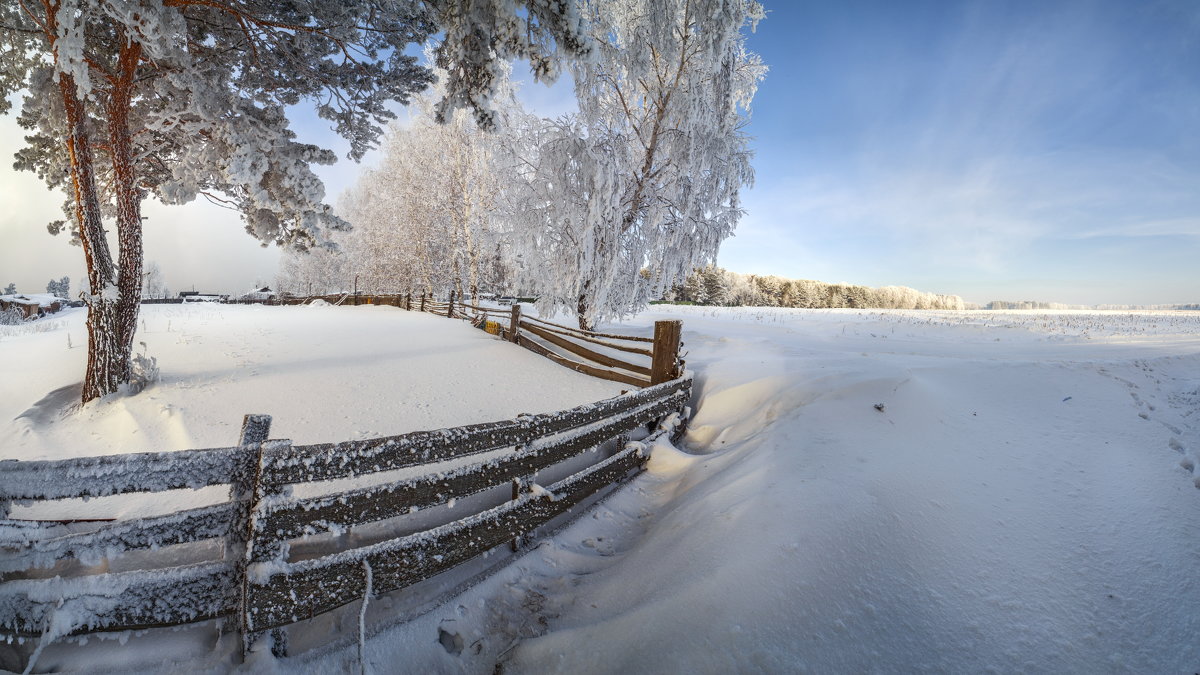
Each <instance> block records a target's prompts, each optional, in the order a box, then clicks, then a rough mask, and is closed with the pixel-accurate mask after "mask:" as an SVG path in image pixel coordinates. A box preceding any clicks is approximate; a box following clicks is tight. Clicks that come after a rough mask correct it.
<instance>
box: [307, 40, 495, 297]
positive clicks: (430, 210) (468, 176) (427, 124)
mask: <svg viewBox="0 0 1200 675" xmlns="http://www.w3.org/2000/svg"><path fill="white" fill-rule="evenodd" d="M430 56H432V54H430ZM434 72H435V74H437V76H438V81H439V84H438V85H437V86H435V87H434V88H432V89H430V90H429V91H428V92H427V93H425V94H422V95H420V96H417V97H416V98H415V100H414V102H413V104H412V105H411V106H409V115H410V116H409V119H408V120H407V121H406V122H405V123H404V124H394V125H393V126H392V128H391V129H390V130H389V132H388V134H387V137H386V140H385V142H384V152H383V156H382V159H381V160H380V163H379V165H378V166H377V167H375V168H373V169H370V170H368V171H364V172H363V173H362V174H361V175H360V177H359V179H358V181H357V182H356V183H355V184H354V186H353V187H351V188H350V189H349V190H347V192H346V193H345V194H344V195H342V198H341V200H340V201H339V212H340V213H341V215H343V216H344V217H345V218H347V219H348V220H350V221H351V222H353V223H354V224H355V229H354V231H353V232H351V233H349V234H347V235H344V236H340V237H339V238H338V243H339V246H340V247H341V249H342V254H343V255H342V256H341V257H342V260H343V262H344V264H345V265H346V266H347V268H348V269H350V270H352V271H353V273H354V274H355V275H357V276H358V277H359V278H360V284H359V287H360V288H366V289H369V290H370V291H372V292H406V291H412V290H421V291H434V292H442V291H446V290H454V291H456V292H457V293H458V294H459V297H463V295H464V294H467V293H470V294H475V293H477V292H478V290H479V289H480V287H481V286H482V287H485V288H489V289H491V288H494V287H495V285H496V284H497V283H498V281H499V280H500V277H502V276H503V275H504V274H505V269H506V268H507V266H508V264H510V261H509V260H508V254H507V248H506V245H505V243H504V241H502V240H501V239H500V238H499V236H498V235H499V233H498V231H497V228H496V227H495V223H494V221H495V217H494V212H495V204H496V200H497V198H498V196H499V194H500V191H501V184H500V178H499V176H498V174H497V172H496V170H495V167H494V165H493V161H492V160H493V156H494V153H493V146H494V145H495V143H496V135H495V134H493V133H490V132H485V131H482V130H481V129H480V127H479V124H478V122H477V120H475V119H474V118H473V117H472V116H471V115H469V114H467V112H466V111H455V112H452V113H449V114H448V115H441V113H440V112H439V107H438V102H439V101H440V100H444V98H445V93H446V92H445V90H444V89H443V87H444V84H443V83H445V82H447V81H448V80H449V79H450V78H449V76H448V74H446V73H445V72H442V71H440V70H436V69H435V71H434ZM499 77H500V79H499V80H498V81H497V82H495V83H494V84H495V87H496V90H497V96H500V97H502V98H503V100H502V101H500V103H501V106H499V107H501V108H502V110H503V109H505V108H512V107H516V106H518V104H517V102H516V97H515V93H514V92H513V90H512V88H511V86H510V85H509V79H508V74H507V73H506V72H501V73H500V75H499ZM499 114H500V118H502V117H503V116H504V113H503V112H500V113H499ZM439 117H441V118H442V120H443V121H442V123H439V122H438V121H437V120H438V118H439ZM496 119H497V118H496V117H493V118H492V123H493V124H495V122H496ZM298 262H299V263H300V265H301V266H302V265H303V261H298ZM313 262H314V264H320V263H321V261H319V260H314V261H313ZM296 272H298V273H300V274H301V275H302V274H303V272H302V271H301V270H300V269H296Z"/></svg>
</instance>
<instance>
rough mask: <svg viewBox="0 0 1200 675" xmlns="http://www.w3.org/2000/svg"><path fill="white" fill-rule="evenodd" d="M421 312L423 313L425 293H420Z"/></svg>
mask: <svg viewBox="0 0 1200 675" xmlns="http://www.w3.org/2000/svg"><path fill="white" fill-rule="evenodd" d="M421 311H422V312H424V311H425V291H421Z"/></svg>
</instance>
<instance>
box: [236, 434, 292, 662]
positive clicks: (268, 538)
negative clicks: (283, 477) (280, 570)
mask: <svg viewBox="0 0 1200 675" xmlns="http://www.w3.org/2000/svg"><path fill="white" fill-rule="evenodd" d="M291 445H292V442H291V441H290V440H284V439H281V440H273V441H263V442H262V443H260V444H259V447H258V467H257V471H256V476H257V479H256V480H255V482H254V492H253V494H252V496H251V501H250V518H249V522H248V535H247V542H248V544H247V548H246V554H245V557H244V562H245V565H246V568H245V569H246V573H244V574H243V576H242V595H241V615H242V657H243V659H244V658H245V656H246V654H247V653H248V652H249V651H250V647H251V646H252V645H253V644H254V643H255V642H257V641H258V640H259V639H260V638H262V637H263V635H264V634H269V635H270V638H271V643H270V646H271V654H273V655H274V656H277V657H284V656H287V650H288V638H287V629H286V628H272V629H271V630H270V631H260V630H254V619H253V614H254V613H255V612H257V611H258V610H259V609H260V608H259V607H258V606H257V605H256V604H255V601H254V597H253V593H252V589H251V587H250V577H249V573H248V572H249V568H250V565H254V564H261V563H269V562H277V563H283V562H286V561H287V549H286V547H285V546H284V543H283V541H282V540H281V539H279V538H278V536H277V535H275V534H274V533H272V532H271V531H269V530H268V529H266V520H267V518H268V517H269V515H270V514H269V513H268V512H267V510H266V507H265V503H266V502H267V501H268V500H269V499H271V498H277V497H281V496H283V486H281V485H273V484H268V483H265V482H264V481H263V478H262V477H263V473H264V471H265V468H266V464H267V461H268V457H269V456H270V455H277V454H280V453H282V454H285V455H286V454H287V453H288V449H289V448H290V447H291Z"/></svg>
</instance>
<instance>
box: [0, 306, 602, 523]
mask: <svg viewBox="0 0 1200 675" xmlns="http://www.w3.org/2000/svg"><path fill="white" fill-rule="evenodd" d="M85 318H86V312H85V310H83V309H73V310H66V311H65V312H64V313H62V314H59V315H55V317H54V318H50V319H42V320H41V321H37V322H33V323H28V324H23V325H19V326H0V459H59V458H62V457H70V456H88V455H106V454H116V453H129V452H151V451H168V450H184V449H188V448H216V447H230V446H233V445H237V441H238V433H239V430H240V429H241V424H242V418H243V416H244V415H246V414H248V413H265V414H268V415H271V416H272V418H273V419H272V425H271V437H272V438H290V439H292V441H294V442H295V443H297V444H305V443H323V442H330V441H342V440H350V439H361V438H374V437H378V436H392V435H396V434H402V433H405V432H409V431H416V430H421V429H440V428H443V427H452V426H459V425H463V424H471V423H475V422H490V421H494V420H501V419H508V418H511V417H514V416H516V415H518V414H520V413H539V412H549V411H553V410H561V409H564V408H569V407H572V406H575V405H579V404H580V403H588V402H591V401H596V400H600V399H603V398H608V397H610V396H615V395H616V394H617V393H619V392H620V390H621V388H622V387H621V385H618V384H616V383H612V382H605V381H602V380H597V379H595V378H591V377H587V376H584V375H581V374H579V373H575V372H573V371H570V370H567V369H565V368H562V367H560V366H558V365H555V364H554V363H551V362H549V361H547V360H546V359H544V358H541V357H539V356H537V355H535V354H533V353H531V352H528V351H526V350H524V349H514V348H513V347H512V346H511V345H508V344H505V343H503V342H501V341H499V340H497V339H496V338H494V337H493V336H490V335H487V334H486V333H484V332H483V331H479V330H474V329H472V328H470V327H469V326H466V325H465V324H463V322H461V321H453V322H452V321H450V320H448V319H445V318H439V317H436V316H434V315H432V314H422V313H420V312H405V311H403V310H401V309H398V308H395V307H380V306H360V307H333V306H323V307H309V306H304V307H267V306H263V305H218V304H211V303H194V304H185V305H146V306H144V307H142V311H141V320H140V327H139V328H140V329H139V331H138V334H137V337H136V338H135V339H136V340H137V342H138V343H139V344H138V345H137V346H136V349H135V352H138V353H143V352H144V353H145V354H146V355H148V356H150V357H153V358H155V359H156V360H157V363H158V368H159V371H160V379H159V381H158V382H157V383H155V384H154V385H153V386H151V387H149V388H148V389H146V390H145V391H144V392H142V393H141V394H139V395H136V396H123V395H115V396H112V397H109V398H107V399H105V400H103V401H99V402H96V403H94V404H92V405H89V406H86V407H85V408H84V409H83V410H78V405H77V401H78V399H79V393H80V387H81V381H82V379H83V372H84V367H85V365H86V360H87V348H86V346H87V330H86V328H85V326H84V320H85ZM443 324H445V325H443ZM140 343H144V346H143V345H142V344H140ZM222 490H223V489H222V488H210V489H208V490H202V491H198V494H196V495H192V496H191V498H189V499H186V500H183V501H181V499H180V498H179V494H178V493H172V496H173V497H174V498H173V499H170V500H163V499H162V498H161V497H159V498H155V499H154V500H139V499H136V498H133V497H114V498H105V499H100V500H92V501H90V502H88V503H87V504H86V505H85V506H84V507H83V508H85V509H87V513H86V514H84V515H83V516H82V517H88V518H103V517H112V516H122V517H129V516H134V515H147V514H148V513H152V512H153V513H161V512H164V511H169V510H171V509H174V508H180V507H182V506H184V505H188V506H195V505H199V504H203V503H211V502H212V501H214V500H220V499H221V497H222V495H220V494H218V493H219V492H221V491H222ZM48 508H49V505H47V506H46V507H41V509H40V510H39V511H36V512H30V511H25V510H23V509H21V508H19V507H18V508H16V509H14V511H13V513H14V517H45V518H52V517H58V515H57V514H55V513H52V512H50V511H49V510H48ZM70 508H78V505H77V504H72V505H71V506H70ZM73 515H77V516H78V514H73Z"/></svg>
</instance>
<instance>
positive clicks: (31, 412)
mask: <svg viewBox="0 0 1200 675" xmlns="http://www.w3.org/2000/svg"><path fill="white" fill-rule="evenodd" d="M82 398H83V383H82V382H76V383H74V384H68V385H67V386H65V387H59V388H58V389H55V390H54V391H52V392H50V393H49V394H46V395H45V396H43V397H42V398H41V400H39V401H38V402H37V403H34V404H33V405H31V406H29V408H28V409H26V410H25V412H23V413H21V414H20V415H17V416H16V418H15V419H16V420H26V422H27V423H28V424H29V426H30V427H33V428H41V427H48V426H50V425H52V424H54V423H56V422H58V421H59V420H60V419H62V418H63V417H65V416H67V415H69V414H70V413H72V412H74V411H76V410H78V409H79V401H80V400H81V399H82Z"/></svg>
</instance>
